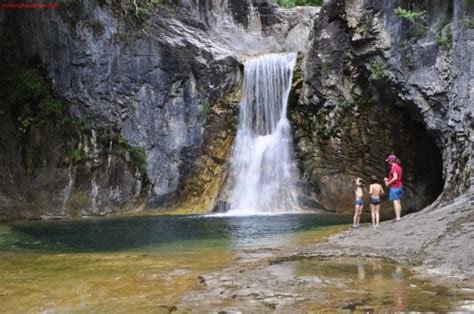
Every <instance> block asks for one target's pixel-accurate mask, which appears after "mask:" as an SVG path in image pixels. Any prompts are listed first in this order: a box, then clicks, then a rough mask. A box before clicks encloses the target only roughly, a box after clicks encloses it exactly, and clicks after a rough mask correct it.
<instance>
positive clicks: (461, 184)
mask: <svg viewBox="0 0 474 314" xmlns="http://www.w3.org/2000/svg"><path fill="white" fill-rule="evenodd" d="M399 7H401V8H403V9H406V10H408V12H410V13H414V14H416V15H417V16H418V17H417V18H416V19H410V17H408V18H407V17H406V16H403V14H400V13H399V14H398V15H397V14H395V11H394V10H395V9H397V8H399ZM473 13H474V4H473V3H472V2H471V1H358V0H346V1H342V0H333V1H327V2H326V3H325V5H324V6H323V7H322V9H321V13H320V17H319V19H318V20H317V21H316V22H315V24H314V28H313V30H312V33H311V36H310V41H311V42H310V45H309V47H308V50H307V53H306V57H305V60H304V65H303V73H302V74H301V75H302V76H303V78H304V81H303V80H300V81H298V82H295V89H296V94H297V95H296V96H297V97H298V96H299V98H298V102H297V103H296V104H295V105H294V106H293V111H292V120H293V124H294V128H295V137H296V142H297V153H298V156H299V158H300V160H301V170H302V172H303V176H304V178H305V179H306V180H307V181H308V182H309V183H310V185H311V186H312V187H313V190H314V191H315V192H316V195H317V198H318V200H319V201H320V202H321V203H322V204H323V205H324V206H325V207H326V208H329V209H333V210H338V209H341V208H350V207H351V206H352V198H353V195H352V191H351V186H350V182H351V180H352V179H353V178H354V177H355V176H361V177H363V178H364V179H366V180H367V181H370V179H369V178H370V176H371V175H373V174H375V175H377V176H378V177H379V178H383V177H384V176H386V173H387V170H388V169H387V168H386V167H384V159H385V157H386V156H387V155H388V154H390V153H395V154H396V155H397V156H398V157H399V158H400V159H401V161H402V165H403V167H404V170H405V183H406V190H407V198H406V199H405V209H408V210H419V209H422V208H423V207H424V206H426V205H428V204H430V203H431V202H433V201H434V200H435V199H437V198H438V196H439V195H441V197H439V198H438V201H449V200H451V199H453V198H454V197H456V196H459V195H462V194H464V193H472V182H473V168H472V147H473V146H472V145H473V132H472V130H473V109H474V101H473V96H474V94H473V90H472V83H473V80H474V70H473V64H474V63H473V62H474V59H473V55H472V49H473V47H474V29H473V26H472V25H473V24H472V21H473ZM301 75H300V76H301Z"/></svg>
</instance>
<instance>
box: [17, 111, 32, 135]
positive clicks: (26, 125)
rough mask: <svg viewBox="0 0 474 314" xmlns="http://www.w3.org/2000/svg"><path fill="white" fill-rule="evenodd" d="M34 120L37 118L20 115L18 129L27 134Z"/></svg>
mask: <svg viewBox="0 0 474 314" xmlns="http://www.w3.org/2000/svg"><path fill="white" fill-rule="evenodd" d="M34 122H35V119H34V118H33V117H30V116H28V115H22V116H20V117H18V124H19V125H18V131H19V132H20V133H21V134H26V133H27V132H28V131H29V129H30V127H31V126H32V125H33V123H34Z"/></svg>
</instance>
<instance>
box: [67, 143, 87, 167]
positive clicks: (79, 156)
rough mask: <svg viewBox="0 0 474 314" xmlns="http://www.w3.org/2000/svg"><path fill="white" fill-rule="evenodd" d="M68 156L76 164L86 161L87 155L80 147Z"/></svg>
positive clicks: (71, 151)
mask: <svg viewBox="0 0 474 314" xmlns="http://www.w3.org/2000/svg"><path fill="white" fill-rule="evenodd" d="M68 155H69V158H71V160H72V162H74V163H76V164H78V163H80V162H81V161H83V160H85V159H86V154H85V153H84V151H83V150H82V149H81V148H80V147H77V148H75V149H72V150H70V151H69V154H68Z"/></svg>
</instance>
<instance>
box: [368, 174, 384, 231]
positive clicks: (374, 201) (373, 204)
mask: <svg viewBox="0 0 474 314" xmlns="http://www.w3.org/2000/svg"><path fill="white" fill-rule="evenodd" d="M371 179H372V182H373V183H372V184H371V185H370V187H369V195H370V211H371V213H372V226H374V228H377V227H378V226H379V222H380V196H381V195H382V194H384V191H383V188H382V186H381V185H380V184H378V183H377V176H372V177H371Z"/></svg>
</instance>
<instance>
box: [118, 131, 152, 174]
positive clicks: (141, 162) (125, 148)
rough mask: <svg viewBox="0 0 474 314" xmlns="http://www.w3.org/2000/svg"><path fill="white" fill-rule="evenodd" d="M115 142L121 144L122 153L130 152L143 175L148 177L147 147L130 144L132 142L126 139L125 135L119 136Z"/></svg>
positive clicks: (131, 157)
mask: <svg viewBox="0 0 474 314" xmlns="http://www.w3.org/2000/svg"><path fill="white" fill-rule="evenodd" d="M115 142H116V143H117V144H118V145H119V148H120V149H121V150H122V153H124V154H127V153H128V154H129V155H130V159H131V160H132V162H133V163H134V164H136V165H137V167H138V170H139V171H140V174H141V175H142V177H144V178H146V153H145V149H143V148H142V147H136V146H132V145H130V143H129V142H128V141H127V140H126V139H124V138H123V137H121V136H119V137H118V138H116V139H115Z"/></svg>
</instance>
